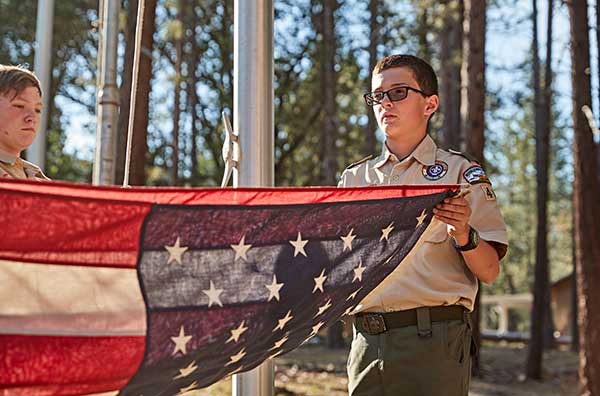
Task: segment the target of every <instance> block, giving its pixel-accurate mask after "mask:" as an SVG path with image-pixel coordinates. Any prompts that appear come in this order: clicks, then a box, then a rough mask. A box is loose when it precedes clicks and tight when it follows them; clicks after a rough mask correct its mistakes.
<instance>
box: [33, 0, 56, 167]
mask: <svg viewBox="0 0 600 396" xmlns="http://www.w3.org/2000/svg"><path fill="white" fill-rule="evenodd" d="M53 20H54V0H39V1H38V8H37V20H36V28H35V41H36V48H35V60H34V66H33V69H34V71H35V74H36V76H37V77H38V79H39V80H40V83H41V86H42V95H43V96H42V106H43V107H42V117H41V119H40V127H39V129H38V132H37V136H36V138H35V140H34V141H33V144H32V145H31V146H29V148H28V149H27V159H28V160H29V161H31V162H33V163H34V164H36V165H38V166H39V167H40V168H42V169H44V168H45V164H46V129H47V128H48V104H49V103H50V69H51V68H52V25H53Z"/></svg>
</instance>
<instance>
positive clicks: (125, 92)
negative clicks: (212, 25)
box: [115, 0, 156, 185]
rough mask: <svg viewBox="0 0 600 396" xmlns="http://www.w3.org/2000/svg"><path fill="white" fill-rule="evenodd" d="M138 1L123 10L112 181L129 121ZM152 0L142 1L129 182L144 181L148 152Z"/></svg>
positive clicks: (119, 174) (121, 166)
mask: <svg viewBox="0 0 600 396" xmlns="http://www.w3.org/2000/svg"><path fill="white" fill-rule="evenodd" d="M137 9H138V1H137V0H130V1H129V6H128V11H127V30H126V39H125V54H126V55H125V64H124V67H123V75H122V82H121V87H120V89H119V96H120V112H119V120H118V133H117V154H116V164H115V172H116V177H115V183H117V184H121V183H122V182H123V176H124V171H125V150H126V148H127V127H128V122H129V103H130V100H131V85H132V75H131V74H132V71H133V53H134V49H135V48H134V47H135V27H136V20H137ZM155 15H156V0H146V4H145V8H144V27H143V32H142V51H141V54H140V65H139V79H138V91H137V97H136V101H135V107H136V112H135V118H134V120H133V142H132V143H133V144H132V151H131V165H130V166H131V170H130V174H129V183H130V184H132V185H144V184H145V183H146V171H145V169H146V152H147V151H148V144H147V136H148V116H149V111H148V109H149V98H150V91H151V84H150V83H151V81H152V47H153V46H154V38H153V35H154V31H155V26H156V23H155Z"/></svg>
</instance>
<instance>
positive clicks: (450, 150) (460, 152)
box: [448, 148, 481, 165]
mask: <svg viewBox="0 0 600 396" xmlns="http://www.w3.org/2000/svg"><path fill="white" fill-rule="evenodd" d="M448 152H449V153H450V154H455V155H460V156H461V157H463V158H466V159H467V160H469V161H470V162H475V163H476V164H477V165H481V163H480V162H479V161H477V159H476V158H475V157H473V156H472V155H470V154H467V153H464V152H462V151H458V150H453V149H450V148H449V149H448Z"/></svg>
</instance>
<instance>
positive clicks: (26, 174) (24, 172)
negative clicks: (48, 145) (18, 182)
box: [0, 150, 50, 180]
mask: <svg viewBox="0 0 600 396" xmlns="http://www.w3.org/2000/svg"><path fill="white" fill-rule="evenodd" d="M0 177H13V178H15V179H36V180H50V179H48V177H46V175H44V173H43V172H42V170H41V169H40V168H38V166H37V165H35V164H32V163H31V162H27V161H25V160H24V159H21V158H20V157H15V156H12V155H10V154H8V153H6V152H4V151H2V150H0Z"/></svg>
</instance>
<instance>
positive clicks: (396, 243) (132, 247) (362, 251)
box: [0, 179, 456, 396]
mask: <svg viewBox="0 0 600 396" xmlns="http://www.w3.org/2000/svg"><path fill="white" fill-rule="evenodd" d="M454 191H456V186H393V187H369V188H333V187H331V188H329V187H324V188H262V189H236V190H232V189H209V188H204V189H198V188H194V189H176V188H127V189H123V188H116V187H91V186H88V185H81V184H70V183H57V182H37V183H31V182H26V181H17V180H8V179H6V180H1V181H0V225H1V228H0V230H1V237H0V285H2V287H1V288H0V388H1V391H0V394H2V395H81V394H93V393H99V392H106V391H118V394H122V395H135V396H139V395H146V396H148V395H176V394H184V393H186V392H187V391H191V390H194V389H198V388H202V387H206V386H208V385H210V384H212V383H214V382H216V381H219V380H220V379H222V378H224V377H227V376H229V375H231V374H234V373H239V372H242V371H246V370H250V369H252V368H254V367H256V366H257V365H259V364H260V363H262V362H263V361H264V360H266V359H268V358H272V357H274V356H277V355H280V354H283V353H285V352H288V351H290V350H292V349H294V348H296V347H298V346H299V345H301V344H302V343H303V342H305V341H306V340H308V339H310V338H311V337H314V336H315V335H316V334H317V333H318V332H319V331H320V330H322V329H324V328H326V327H327V326H328V325H330V324H332V323H334V322H335V321H337V320H338V319H339V318H340V317H341V316H342V315H344V314H348V313H351V312H352V310H353V309H354V308H355V307H356V305H357V304H358V303H359V302H360V300H361V299H362V298H364V297H365V296H366V295H367V294H369V292H371V291H372V290H373V289H374V288H375V287H376V286H377V285H378V284H379V283H380V282H381V281H382V280H383V279H385V277H386V276H388V275H389V274H390V273H391V272H392V271H394V269H395V268H397V267H398V266H399V265H401V263H402V261H403V260H404V259H405V257H406V256H407V255H408V254H409V252H410V251H411V250H412V249H415V248H417V247H418V246H419V244H420V243H421V242H422V240H423V237H424V233H426V232H429V231H428V230H430V228H431V227H430V225H431V223H432V208H433V207H434V206H435V205H436V204H437V203H438V202H440V201H441V200H443V199H444V198H446V197H448V196H450V195H452V194H453V192H454Z"/></svg>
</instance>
